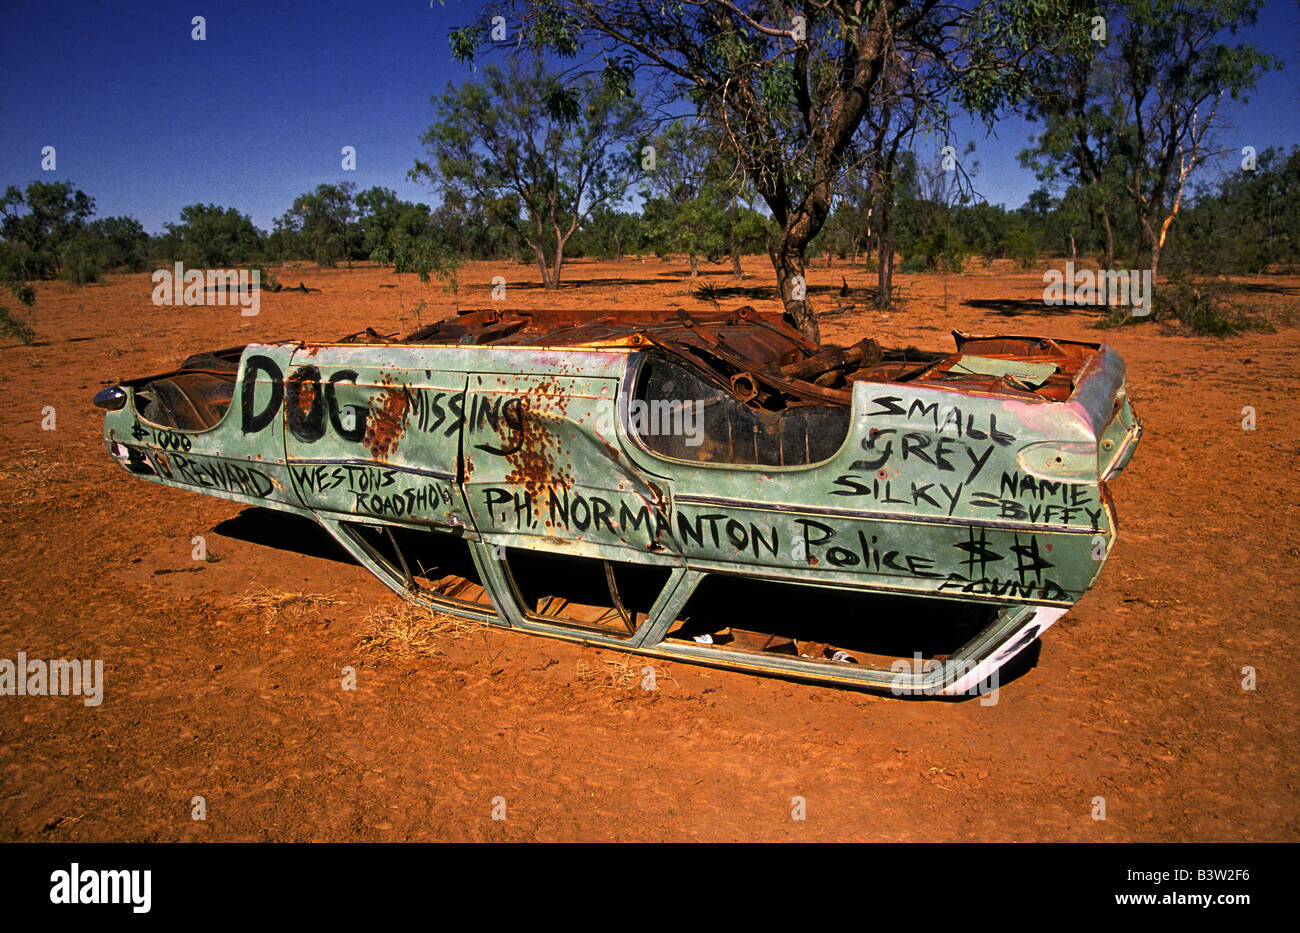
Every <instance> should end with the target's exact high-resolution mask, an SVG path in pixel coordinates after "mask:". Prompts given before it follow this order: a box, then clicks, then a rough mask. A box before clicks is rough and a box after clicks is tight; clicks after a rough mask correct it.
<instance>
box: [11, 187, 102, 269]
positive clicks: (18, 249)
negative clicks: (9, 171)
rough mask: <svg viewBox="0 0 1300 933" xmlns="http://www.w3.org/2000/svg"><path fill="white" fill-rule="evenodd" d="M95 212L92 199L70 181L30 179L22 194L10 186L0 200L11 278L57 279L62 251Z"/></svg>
mask: <svg viewBox="0 0 1300 933" xmlns="http://www.w3.org/2000/svg"><path fill="white" fill-rule="evenodd" d="M94 213H95V201H94V199H93V198H91V197H90V196H89V195H87V194H86V193H85V192H84V191H82V190H80V189H78V188H74V187H73V185H72V183H71V182H66V181H58V182H42V181H34V182H32V183H31V184H29V185H28V186H27V189H26V190H25V191H24V190H20V189H19V188H18V186H17V185H10V186H9V187H8V188H6V189H5V193H4V197H3V198H0V235H3V237H4V239H5V240H6V241H7V243H8V244H9V246H10V249H8V250H7V251H6V254H5V256H4V257H3V259H4V262H5V264H6V267H7V268H8V270H9V276H10V277H11V278H18V279H21V280H23V281H29V280H33V279H53V278H55V277H56V276H58V274H59V272H60V271H61V269H62V267H63V257H64V252H65V250H66V249H67V248H68V246H69V244H70V243H71V242H72V240H73V239H74V238H75V237H77V236H78V235H79V234H81V233H82V232H83V231H84V230H85V229H86V221H87V220H88V219H89V218H90V216H91V215H92V214H94Z"/></svg>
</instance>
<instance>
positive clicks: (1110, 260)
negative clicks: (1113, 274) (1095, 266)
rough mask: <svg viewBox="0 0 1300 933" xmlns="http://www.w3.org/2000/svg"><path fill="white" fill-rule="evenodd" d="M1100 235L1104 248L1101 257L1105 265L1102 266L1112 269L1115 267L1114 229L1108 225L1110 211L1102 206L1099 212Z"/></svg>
mask: <svg viewBox="0 0 1300 933" xmlns="http://www.w3.org/2000/svg"><path fill="white" fill-rule="evenodd" d="M1101 235H1102V247H1103V249H1104V250H1105V256H1104V257H1103V258H1104V259H1105V266H1104V267H1103V268H1106V269H1114V268H1115V231H1114V230H1112V229H1111V226H1110V212H1109V211H1107V210H1105V209H1104V208H1103V209H1102V212H1101Z"/></svg>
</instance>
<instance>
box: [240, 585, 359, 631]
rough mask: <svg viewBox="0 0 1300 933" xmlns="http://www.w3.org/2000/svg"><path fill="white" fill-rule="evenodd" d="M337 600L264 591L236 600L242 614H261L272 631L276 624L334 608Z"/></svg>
mask: <svg viewBox="0 0 1300 933" xmlns="http://www.w3.org/2000/svg"><path fill="white" fill-rule="evenodd" d="M336 602H337V600H335V599H334V597H333V596H327V595H325V594H323V593H283V592H276V591H271V590H268V591H264V592H261V593H249V594H247V595H245V596H242V597H240V598H239V599H237V600H235V603H234V606H235V608H236V609H238V610H240V611H241V612H247V613H260V614H261V616H262V624H263V625H264V626H265V628H266V631H268V632H269V631H270V630H271V629H272V628H273V627H274V626H275V623H276V622H279V621H281V620H284V621H297V620H300V619H304V618H306V617H307V616H309V615H311V614H312V613H314V612H315V611H316V610H317V609H320V608H322V607H324V606H333V605H334V604H335V603H336Z"/></svg>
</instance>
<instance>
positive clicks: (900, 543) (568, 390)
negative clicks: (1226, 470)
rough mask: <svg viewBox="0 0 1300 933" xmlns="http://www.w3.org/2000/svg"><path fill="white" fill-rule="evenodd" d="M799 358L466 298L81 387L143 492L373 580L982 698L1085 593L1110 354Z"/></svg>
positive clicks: (1134, 432)
mask: <svg viewBox="0 0 1300 933" xmlns="http://www.w3.org/2000/svg"><path fill="white" fill-rule="evenodd" d="M955 336H956V343H957V347H956V352H953V353H928V352H921V351H917V350H913V349H908V350H885V349H882V348H881V347H879V346H878V345H877V344H876V343H875V342H874V341H871V340H864V341H862V342H860V343H858V344H855V345H853V346H850V347H815V346H812V345H809V344H808V343H807V342H806V341H805V340H804V339H803V338H802V337H801V336H800V335H799V334H798V333H797V332H796V331H794V330H793V329H792V328H790V327H788V326H787V325H786V324H785V323H784V322H783V321H782V319H781V317H780V315H779V314H768V313H759V312H756V311H754V310H753V309H750V308H743V309H740V310H738V311H734V312H729V313H727V312H721V311H719V312H716V313H710V314H707V315H700V314H696V315H691V314H687V313H686V312H684V311H680V310H677V311H665V312H661V313H638V314H636V315H631V314H629V313H627V312H609V313H605V312H598V311H588V312H582V313H578V312H560V311H556V312H543V311H537V312H517V313H516V312H496V311H477V312H470V313H465V314H461V315H458V316H456V317H453V318H449V319H446V320H443V321H440V322H438V323H436V324H432V325H429V326H428V327H424V328H422V329H421V330H419V331H417V332H415V333H413V334H410V335H408V336H406V337H402V338H398V337H397V336H396V335H389V336H385V335H381V334H376V333H375V332H373V331H367V332H363V333H360V334H355V335H352V336H351V337H348V338H344V339H342V340H340V341H338V342H334V343H322V344H315V343H304V342H301V341H284V342H275V343H267V344H250V345H248V346H243V347H236V348H232V349H228V350H221V351H218V352H215V353H210V354H203V355H199V356H196V357H192V358H190V359H189V360H187V361H186V363H185V364H184V365H183V366H182V368H181V369H180V370H178V371H176V372H172V373H166V374H162V375H158V376H151V377H147V378H143V379H138V380H134V381H131V382H127V383H124V384H123V385H121V386H115V387H112V388H110V389H106V390H104V391H102V392H101V393H100V394H99V395H98V396H97V397H96V402H97V404H99V405H100V406H101V407H104V408H106V409H108V414H107V417H106V422H105V440H106V443H107V446H108V449H109V451H110V452H111V453H113V454H114V456H116V458H117V459H118V461H119V462H120V463H121V464H122V466H123V467H125V468H126V469H127V470H128V471H129V472H131V473H133V474H135V475H137V476H141V477H144V478H146V479H149V480H151V481H153V482H157V483H161V484H163V485H167V486H174V487H177V488H182V489H189V490H193V491H199V492H204V493H207V494H210V495H215V496H221V497H224V498H227V499H232V500H234V501H236V502H240V503H245V504H247V505H255V506H263V507H267V508H272V509H280V510H283V511H286V512H291V513H295V514H298V515H302V516H306V517H309V518H311V519H312V520H314V521H317V522H319V523H320V524H321V525H322V526H324V528H325V529H326V530H328V532H329V533H330V534H331V535H333V537H334V538H335V539H337V540H338V541H339V542H340V543H341V544H342V545H343V547H345V548H346V549H347V550H348V551H349V552H350V553H351V554H352V555H353V556H354V557H355V558H356V560H357V561H358V562H360V563H361V564H362V565H363V566H365V567H366V568H367V569H369V570H370V571H371V572H373V573H374V574H375V575H376V576H378V577H379V579H381V580H382V581H384V583H386V584H387V585H388V586H390V587H391V588H392V589H393V590H395V591H396V592H398V593H400V594H402V595H403V596H406V597H407V598H409V599H412V600H416V601H418V602H420V603H424V604H427V605H429V606H432V607H436V608H438V609H440V610H443V611H446V612H450V613H455V614H458V615H461V616H467V617H471V618H476V619H483V620H486V621H489V622H492V623H494V624H497V625H502V626H508V627H511V628H516V629H520V630H524V631H527V632H532V633H536V634H541V635H547V636H553V637H557V638H564V639H570V640H575V641H581V642H584V643H591V644H600V645H605V646H609V647H613V648H619V649H623V650H626V651H631V652H636V653H641V654H646V655H653V656H658V657H665V658H676V659H681V660H687V661H697V662H703V663H709V664H718V665H725V666H728V667H733V668H740V669H744V670H749V671H754V672H763V673H771V674H778V675H786V676H793V677H799V678H806V679H812V680H817V681H823V682H830V683H838V684H848V685H855V686H859V687H868V688H880V689H891V690H893V691H894V692H896V693H921V694H937V693H949V694H952V693H965V692H969V691H971V690H973V689H974V688H975V686H976V685H978V684H981V683H984V684H987V682H988V681H987V680H986V678H989V677H990V675H992V674H993V672H994V671H996V670H997V669H998V668H999V667H1000V666H1001V665H1003V664H1005V663H1006V662H1007V661H1008V660H1009V659H1010V658H1011V657H1013V656H1014V655H1016V654H1017V653H1018V652H1020V651H1021V650H1023V649H1024V648H1025V647H1026V646H1027V645H1029V644H1030V643H1032V642H1033V641H1034V639H1035V638H1037V637H1038V636H1039V635H1040V634H1041V633H1042V632H1043V630H1045V629H1046V628H1047V627H1048V626H1049V625H1051V624H1052V623H1053V622H1054V621H1055V620H1056V619H1057V618H1059V617H1060V616H1061V615H1062V614H1063V613H1064V612H1065V611H1066V610H1067V609H1068V608H1069V607H1070V606H1071V605H1073V604H1074V603H1075V602H1076V601H1077V600H1078V599H1079V598H1080V597H1081V596H1082V595H1083V593H1084V592H1085V591H1086V590H1087V589H1088V587H1089V586H1090V585H1091V584H1092V583H1093V581H1094V580H1095V579H1096V577H1097V575H1098V573H1099V572H1100V570H1101V567H1102V564H1103V563H1104V562H1105V559H1106V557H1107V555H1108V554H1109V552H1110V549H1111V547H1112V546H1113V544H1114V541H1115V532H1116V524H1115V512H1114V508H1113V506H1112V504H1111V500H1110V496H1109V494H1108V491H1107V482H1108V481H1109V480H1110V479H1111V478H1112V477H1114V476H1115V475H1116V474H1117V473H1119V471H1120V470H1122V469H1123V468H1124V466H1125V464H1126V463H1127V462H1128V459H1129V457H1130V456H1131V455H1132V453H1133V450H1134V447H1135V446H1136V444H1137V442H1138V439H1139V437H1140V435H1141V424H1140V422H1139V421H1138V420H1137V418H1136V417H1135V416H1134V414H1133V412H1132V410H1131V408H1130V406H1129V402H1128V399H1127V397H1126V393H1125V381H1124V365H1123V362H1122V360H1121V359H1120V358H1119V356H1118V355H1117V354H1116V353H1115V352H1114V351H1113V350H1111V349H1109V348H1107V347H1105V346H1099V345H1096V344H1088V343H1080V342H1073V341H1063V340H1062V341H1057V340H1051V339H1046V338H1036V337H1018V336H997V337H977V336H968V335H964V334H956V335H955Z"/></svg>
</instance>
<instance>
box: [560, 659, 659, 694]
mask: <svg viewBox="0 0 1300 933" xmlns="http://www.w3.org/2000/svg"><path fill="white" fill-rule="evenodd" d="M645 663H646V662H645V660H644V659H643V658H634V657H630V656H628V657H618V658H602V659H601V661H600V663H599V664H597V665H595V666H594V667H593V666H591V665H588V664H587V662H586V661H585V660H579V661H578V665H577V667H576V668H575V670H574V677H575V679H576V680H577V681H578V682H579V683H582V684H587V685H588V686H592V687H602V688H607V689H613V690H631V689H632V688H633V687H636V686H639V685H640V683H641V669H642V668H643V667H644V666H645Z"/></svg>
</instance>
